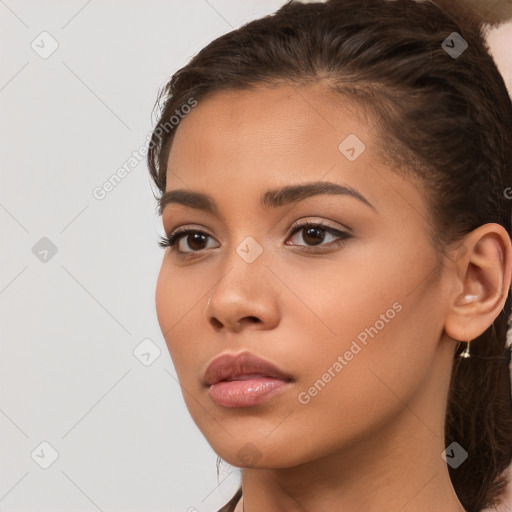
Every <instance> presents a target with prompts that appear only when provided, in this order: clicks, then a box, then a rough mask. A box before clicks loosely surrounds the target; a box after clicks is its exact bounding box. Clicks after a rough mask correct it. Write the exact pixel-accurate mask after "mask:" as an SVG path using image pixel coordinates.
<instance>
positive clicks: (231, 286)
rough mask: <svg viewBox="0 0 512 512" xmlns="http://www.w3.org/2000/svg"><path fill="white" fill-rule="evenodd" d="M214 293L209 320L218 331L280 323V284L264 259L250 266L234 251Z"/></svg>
mask: <svg viewBox="0 0 512 512" xmlns="http://www.w3.org/2000/svg"><path fill="white" fill-rule="evenodd" d="M226 266H227V270H226V271H224V272H223V275H222V277H221V278H220V279H219V281H218V282H217V284H216V285H215V286H214V287H213V289H212V291H211V295H210V298H209V299H208V304H207V306H206V312H205V314H206V320H207V322H208V323H209V325H210V326H211V327H212V328H213V329H214V330H215V331H217V332H219V331H225V332H228V331H229V332H233V333H240V332H241V331H242V330H244V329H247V328H255V329H258V330H266V329H272V328H275V327H276V326H277V324H278V323H279V315H280V311H279V303H280V300H279V297H278V290H277V289H276V286H277V284H278V281H277V280H276V278H275V277H274V275H273V274H272V272H271V271H270V270H269V268H268V266H267V262H266V261H265V260H264V258H262V257H261V256H260V258H258V259H257V260H256V261H253V262H252V263H247V262H246V261H244V260H243V259H242V258H241V257H239V256H238V254H237V253H236V252H234V255H233V257H231V258H229V262H228V264H227V265H226Z"/></svg>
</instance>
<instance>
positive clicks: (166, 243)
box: [158, 221, 352, 257]
mask: <svg viewBox="0 0 512 512" xmlns="http://www.w3.org/2000/svg"><path fill="white" fill-rule="evenodd" d="M308 228H320V231H325V232H327V233H329V234H331V235H334V236H336V237H338V240H335V241H333V242H331V243H329V244H323V243H321V244H319V246H300V247H307V249H306V251H307V252H319V249H316V247H322V246H325V245H327V246H329V247H339V246H341V245H343V244H345V242H346V241H347V240H348V239H349V238H352V235H350V234H349V233H346V232H345V231H340V230H338V229H335V228H332V227H330V226H327V225H325V224H323V223H321V222H310V221H306V222H304V223H302V224H298V225H295V226H292V231H291V233H290V236H289V237H288V238H290V237H292V236H293V235H295V233H297V232H299V231H301V230H305V229H308ZM189 234H199V235H205V236H207V237H211V235H209V234H208V233H205V232H204V231H201V230H198V229H191V228H182V229H177V230H175V231H174V232H173V233H171V234H170V235H169V236H168V237H163V236H161V237H160V240H159V242H158V245H159V246H160V247H162V248H164V249H165V248H166V247H170V248H171V250H173V251H176V252H177V253H178V255H179V256H181V257H189V256H190V255H192V254H199V253H201V252H203V251H204V249H201V250H199V251H179V250H178V245H177V242H179V240H180V239H181V238H182V237H184V236H185V235H189Z"/></svg>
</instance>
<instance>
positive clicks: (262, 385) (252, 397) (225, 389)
mask: <svg viewBox="0 0 512 512" xmlns="http://www.w3.org/2000/svg"><path fill="white" fill-rule="evenodd" d="M289 384H290V383H289V382H286V381H284V380H281V379H273V378H270V377H258V378H254V379H248V380H233V381H222V382H217V384H212V385H211V386H210V396H211V397H212V400H213V401H214V402H215V403H216V404H218V405H220V406H222V407H251V406H253V405H257V404H261V403H263V402H266V401H267V400H269V399H270V398H272V397H273V396H274V395H276V394H277V393H278V392H280V391H282V390H283V389H285V388H286V387H287V386H288V385H289Z"/></svg>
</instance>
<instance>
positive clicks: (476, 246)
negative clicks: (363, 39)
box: [156, 84, 511, 512]
mask: <svg viewBox="0 0 512 512" xmlns="http://www.w3.org/2000/svg"><path fill="white" fill-rule="evenodd" d="M349 134H356V135H357V137H358V138H359V139H360V140H361V141H363V142H364V144H365V145H366V149H365V150H364V151H363V152H362V153H361V154H360V156H359V157H358V158H356V159H355V160H354V161H350V160H348V159H347V158H346V157H345V156H344V154H342V153H341V152H340V150H339V149H338V145H339V144H340V143H341V142H342V141H343V140H344V139H345V138H346V137H347V136H348V135H349ZM377 136H378V132H377V129H376V128H375V121H374V120H371V119H368V118H367V116H366V114H365V113H364V112H362V111H361V110H358V109H357V108H355V107H351V106H350V105H349V104H348V102H347V101H346V99H345V98H343V97H341V96H339V95H335V94H334V93H333V92H331V91H330V89H328V88H327V87H326V86H325V85H324V84H316V85H314V86H312V85H308V86H303V87H300V88H299V87H292V86H290V85H283V84H281V85H279V86H277V87H274V88H268V87H263V86H261V87H257V88H256V89H254V90H251V91H229V92H227V91H225V92H219V93H215V94H214V95H212V96H211V97H209V98H207V99H205V100H204V101H200V102H199V104H198V105H197V107H195V108H194V109H193V110H192V112H191V113H190V114H189V115H188V116H187V117H186V118H185V119H184V120H183V121H182V122H181V123H180V125H179V129H177V132H176V134H175V140H174V142H173V146H172V150H171V152H170V154H169V160H168V170H167V189H166V190H174V189H178V188H179V189H183V188H185V189H190V190H194V191H198V192H203V193H207V194H209V195H210V196H211V197H212V198H213V199H214V200H215V201H216V202H217V203H218V207H219V216H215V215H212V214H210V213H206V212H202V211H199V210H195V209H192V208H190V207H186V206H184V205H181V204H175V203H172V204H168V205H167V206H166V207H165V208H164V210H163V214H162V221H163V226H164V229H165V231H166V233H167V234H170V233H171V231H173V230H175V229H176V228H177V227H181V226H187V227H193V228H196V229H200V230H202V231H205V232H207V234H208V235H210V236H211V238H209V239H207V241H206V242H204V243H203V245H202V246H201V245H198V244H197V243H196V244H194V243H193V242H194V241H193V240H191V238H190V237H189V238H188V240H187V237H183V238H182V240H181V242H180V248H181V249H182V250H184V251H189V252H190V251H194V250H195V251H196V252H195V253H193V254H192V256H191V257H190V258H189V259H184V258H180V257H179V256H177V254H176V253H175V252H173V251H171V249H170V248H167V249H166V251H165V255H164V257H163V262H162V266H161V271H160V274H159V277H158V282H157V289H156V308H157V315H158V320H159V323H160V327H161V329H162V332H163V334H164V337H165V340H166V343H167V346H168V349H169V352H170V355H171V358H172V361H173V364H174V367H175V369H176V372H177V376H178V378H179V381H180V385H181V387H182V391H183V396H184V399H185V402H186V405H187V408H188V410H189V412H190V414H191V416H192V418H193V420H194V422H195V423H196V424H197V426H198V428H199V429H200V430H201V432H202V433H203V434H204V436H205V438H206V439H207V441H208V442H209V443H210V445H211V446H212V448H213V449H214V450H215V452H216V453H217V454H218V455H219V456H220V457H222V458H223V459H224V460H225V461H227V462H228V463H229V464H232V465H233V466H237V467H241V468H243V469H242V487H243V494H244V497H243V501H244V503H243V504H242V502H240V503H239V504H238V507H237V510H239V511H241V510H242V508H243V506H244V507H245V511H246V512H278V511H283V510H286V511H288V512H294V511H304V510H307V511H308V512H317V511H325V510H332V511H338V510H339V511H341V510H342V511H344V512H355V511H361V510H364V511H366V512H372V511H375V512H377V511H378V512H387V511H389V512H391V511H393V512H397V511H400V512H412V511H414V512H419V511H425V512H427V511H428V512H431V511H432V510H443V511H444V512H452V511H453V512H455V511H457V512H459V511H461V510H464V509H463V507H462V505H461V504H460V502H459V501H458V499H457V496H456V494H455V491H454V489H453V487H452V485H451V482H450V478H449V474H448V470H447V465H446V463H445V461H444V460H443V459H442V457H441V453H442V452H443V450H444V449H445V448H446V447H445V445H444V439H443V431H444V411H445V405H446V398H447V394H448V387H449V379H450V372H451V362H452V359H453V355H454V352H455V350H456V348H457V346H458V342H457V340H459V341H463V342H464V341H467V340H470V339H473V338H475V337H476V336H478V335H479V334H481V333H482V332H483V331H484V330H485V329H486V328H487V327H488V326H489V325H490V324H491V323H492V321H493V320H494V319H495V318H496V316H497V315H498V313H499V312H500V310H501V309H502V308H503V306H504V302H505V294H504V293H503V290H507V289H508V287H509V286H510V279H511V275H510V274H511V244H510V239H509V236H508V234H507V233H506V231H505V230H504V229H503V228H502V227H501V226H499V225H497V224H486V225H484V226H480V227H479V228H478V229H476V230H475V231H473V232H471V233H469V234H468V235H467V236H466V238H465V239H464V245H463V250H462V251H461V250H460V248H459V250H458V251H454V252H453V253H451V254H450V257H449V258H444V260H443V264H442V265H441V264H439V261H440V260H439V258H440V255H439V254H437V253H436V251H435V249H434V248H433V246H432V244H431V243H430V241H429V238H428V236H427V229H428V227H429V224H428V221H427V218H428V216H427V205H426V198H425V196H424V194H425V192H424V190H423V189H422V188H421V186H420V185H419V183H417V182H415V181H412V180H411V178H408V179H406V178H404V177H400V176H399V175H398V174H397V173H394V172H393V171H392V170H391V169H389V168H387V167H385V166H384V164H383V163H382V162H381V160H380V159H379V156H378V153H377V150H376V141H377V139H376V137H377ZM311 181H331V182H334V183H337V184H340V185H341V184H344V185H349V186H351V187H353V188H355V189H357V190H358V191H359V192H360V193H361V194H362V195H363V196H364V197H365V198H366V199H367V200H368V201H369V202H370V203H371V204H372V205H373V206H374V209H373V208H370V207H369V206H367V205H366V204H364V203H362V202H360V201H358V200H357V199H355V198H353V197H350V196H341V195H337V196H335V195H318V196H313V197H310V198H308V199H306V200H304V201H301V202H299V203H296V204H294V205H286V206H281V207H279V208H264V207H263V206H261V205H260V194H262V193H263V192H265V191H267V190H268V189H274V188H280V187H283V186H286V185H291V184H301V183H306V182H311ZM298 220H300V221H301V222H302V221H306V220H310V221H323V222H324V223H325V224H327V225H329V226H331V227H334V228H337V229H339V230H342V231H347V230H349V232H350V233H351V234H352V237H351V238H349V239H348V240H346V242H345V244H343V245H341V246H337V247H336V246H333V245H332V243H331V242H332V241H333V240H335V237H334V236H332V235H329V234H328V233H325V232H323V233H324V239H323V240H324V241H323V242H322V244H323V245H321V247H318V246H317V247H318V248H319V249H322V253H307V252H306V251H307V248H308V247H311V246H312V245H314V244H313V242H312V239H311V238H308V236H307V235H308V233H307V231H306V230H302V231H299V232H297V233H295V234H294V235H293V236H290V233H291V229H290V228H291V226H292V224H294V223H295V222H296V221H298ZM248 236H251V237H253V238H254V239H255V240H256V241H257V242H258V244H259V245H260V246H261V248H262V249H263V252H262V253H261V255H260V256H259V257H257V258H256V259H255V260H254V261H253V262H252V263H247V262H246V261H245V260H244V259H242V258H241V257H240V256H239V254H238V253H237V251H236V248H237V247H238V246H239V245H240V244H241V242H242V241H243V240H244V239H245V238H246V237H248ZM320 240H321V239H320ZM285 242H288V244H292V245H287V244H285ZM197 251H199V252H197ZM394 303H399V304H400V305H401V306H402V309H401V311H400V312H397V313H396V315H395V317H394V318H393V319H391V320H389V321H388V322H387V323H385V326H384V327H383V328H382V329H380V330H379V332H378V334H377V335H375V336H374V337H373V338H370V337H369V339H368V342H367V345H366V346H364V345H361V344H360V345H361V347H362V348H361V350H360V351H359V352H358V353H357V355H355V356H354V357H353V359H352V360H351V361H349V362H348V364H347V365H346V366H344V367H343V369H342V370H341V371H340V372H338V373H337V374H336V376H335V377H334V378H332V379H331V381H330V382H329V383H327V384H326V385H325V387H324V388H323V389H322V390H321V391H320V392H318V394H317V395H316V396H314V397H312V398H311V400H310V402H309V403H307V404H301V403H300V402H299V401H298V395H299V393H301V392H304V391H307V390H308V389H309V388H310V387H311V386H312V385H313V384H314V382H315V381H317V380H318V379H319V378H321V377H322V375H323V374H324V373H325V372H327V370H328V368H329V367H332V365H333V363H334V362H335V361H336V360H337V357H338V356H339V355H343V354H344V353H345V352H346V351H347V350H349V348H350V346H351V343H352V342H353V341H354V340H356V339H357V335H358V334H359V333H361V332H362V331H364V329H365V328H368V327H370V326H374V325H375V323H376V321H377V320H379V318H381V317H380V315H381V314H385V312H386V311H387V310H389V309H390V308H392V305H393V304H394ZM244 350H249V351H251V352H252V353H254V354H256V355H257V356H260V357H262V358H264V359H267V360H268V361H270V362H271V363H273V364H275V365H276V366H277V367H278V368H280V369H282V370H284V371H285V372H287V373H289V374H290V375H291V376H292V377H293V379H294V380H293V382H292V384H291V385H290V386H289V388H288V389H287V390H286V391H285V392H284V393H280V394H277V395H275V396H273V397H272V398H271V399H270V400H269V401H267V402H265V403H263V404H260V405H257V406H253V407H249V408H224V407H221V406H219V405H217V404H216V403H214V402H213V401H212V399H211V398H210V396H209V392H208V389H207V388H205V387H204V386H203V384H202V378H203V374H204V371H205V370H206V368H207V366H208V365H209V363H210V362H211V361H212V360H213V359H214V358H215V357H216V356H218V355H220V354H223V353H233V354H236V353H239V352H242V351H244ZM248 443H251V445H252V447H251V448H249V447H248ZM251 450H252V452H251V453H255V454H256V455H253V457H252V462H248V458H247V455H248V453H249V452H250V451H251Z"/></svg>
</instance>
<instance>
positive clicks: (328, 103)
mask: <svg viewBox="0 0 512 512" xmlns="http://www.w3.org/2000/svg"><path fill="white" fill-rule="evenodd" d="M366 121H367V120H366V114H365V113H364V112H362V111H361V110H357V108H355V107H354V106H352V105H351V104H350V103H349V101H348V100H347V99H346V98H344V97H342V96H341V95H339V94H336V93H334V92H333V91H331V90H330V89H329V88H328V87H327V86H325V85H321V84H316V85H308V86H301V87H299V86H292V85H278V86H274V87H267V86H258V87H255V88H253V89H250V90H243V91H238V90H227V91H220V92H216V93H214V94H212V95H210V96H208V97H207V98H206V99H204V100H199V102H198V105H197V106H196V107H195V108H194V109H193V110H192V111H191V112H190V113H189V114H188V115H187V116H186V117H185V118H184V119H183V120H182V121H181V122H180V124H179V126H178V127H177V129H176V133H175V137H174V141H173V144H172V148H171V151H170V155H169V159H168V167H169V169H171V170H172V169H176V170H178V169H179V170H185V169H186V170H187V172H188V171H189V170H190V171H191V170H193V169H201V172H202V174H203V175H204V173H205V172H207V171H208V170H209V169H212V168H215V171H216V174H217V176H218V177H220V176H219V174H218V173H219V172H220V169H219V167H220V166H221V165H222V166H223V167H229V169H230V170H233V169H238V170H240V171H242V170H243V169H250V170H251V171H253V172H254V171H256V170H258V173H257V174H258V175H259V176H261V175H262V174H264V170H268V171H269V172H270V173H274V172H276V171H281V172H283V171H285V170H287V169H288V170H291V169H297V168H298V166H299V164H300V167H304V166H306V167H308V166H313V167H315V166H318V165H319V164H321V161H330V162H331V165H332V164H334V163H335V161H336V160H338V158H339V157H340V156H342V154H341V153H340V149H339V145H340V144H341V143H342V142H343V141H344V140H345V139H346V138H347V137H348V136H349V135H352V139H353V140H357V139H358V140H359V141H360V143H359V145H360V147H359V148H358V149H359V150H360V149H361V148H362V147H363V145H364V146H365V153H366V154H365V155H362V154H361V156H363V160H367V159H368V157H369V156H370V155H371V153H372V152H371V151H366V150H367V149H370V148H371V146H372V143H371V140H370V139H371V138H372V136H371V134H370V133H369V131H368V126H371V124H369V123H368V122H366ZM354 136H356V137H357V139H356V138H355V137H354ZM363 141H364V142H363ZM320 156H321V158H319V157H320ZM357 166H358V163H357V162H356V161H353V162H352V166H351V167H357ZM318 171H319V172H320V171H321V169H318ZM169 178H170V180H171V181H172V176H169Z"/></svg>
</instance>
